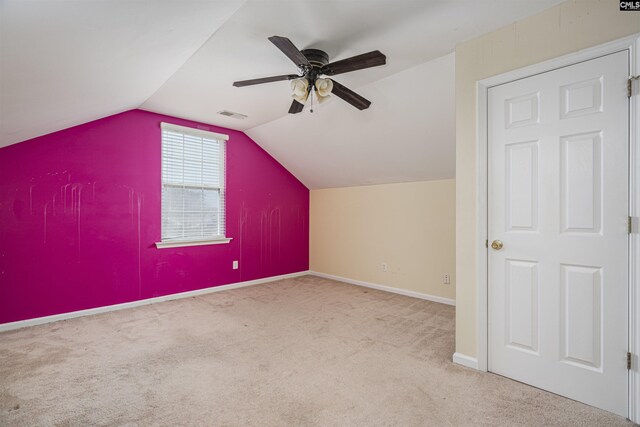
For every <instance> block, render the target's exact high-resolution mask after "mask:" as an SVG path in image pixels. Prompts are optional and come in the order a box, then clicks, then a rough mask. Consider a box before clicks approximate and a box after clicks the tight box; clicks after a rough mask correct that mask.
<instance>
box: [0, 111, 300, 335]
mask: <svg viewBox="0 0 640 427" xmlns="http://www.w3.org/2000/svg"><path fill="white" fill-rule="evenodd" d="M161 122H168V123H174V124H178V125H182V126H190V127H196V128H200V129H205V130H211V131H214V132H219V133H225V134H228V135H229V136H230V139H229V142H228V143H227V144H228V145H227V236H228V237H231V238H233V240H232V241H231V242H230V243H229V244H226V245H224V244H223V245H211V246H193V247H182V248H170V249H157V248H156V247H155V245H154V243H155V242H157V241H159V240H160V224H161V222H160V196H161V190H160V189H161V176H160V173H161V170H160V148H161V142H160V123H161ZM234 260H237V261H238V262H239V268H238V269H237V270H233V269H232V263H233V261H234ZM308 267H309V190H308V189H307V188H306V187H305V186H304V185H303V184H301V183H300V182H299V181H298V180H297V179H296V178H295V177H294V176H293V175H291V174H290V173H289V172H288V171H287V170H286V169H285V168H284V167H282V166H281V165H280V164H279V163H278V162H276V161H275V160H274V159H273V158H272V157H270V156H269V155H268V154H267V153H266V152H265V151H264V150H262V149H261V148H260V147H259V146H258V145H256V144H255V143H254V142H253V141H252V140H251V139H250V138H249V137H247V136H246V135H245V134H244V133H242V132H238V131H233V130H229V129H224V128H219V127H216V126H210V125H204V124H201V123H195V122H190V121H187V120H181V119H177V118H173V117H167V116H162V115H158V114H154V113H150V112H146V111H141V110H132V111H128V112H125V113H122V114H117V115H114V116H111V117H107V118H104V119H100V120H97V121H94V122H91V123H87V124H84V125H80V126H76V127H73V128H70V129H66V130H63V131H60V132H56V133H53V134H49V135H45V136H42V137H39V138H35V139H32V140H29V141H25V142H22V143H19V144H15V145H11V146H9V147H5V148H2V149H0V323H6V322H12V321H17V320H24V319H30V318H35V317H41V316H47V315H52V314H59V313H66V312H71V311H76V310H83V309H88V308H94V307H100V306H106V305H112V304H118V303H123V302H129V301H136V300H140V299H146V298H152V297H156V296H162V295H169V294H174V293H178V292H184V291H190V290H195V289H201V288H207V287H211V286H218V285H223V284H229V283H236V282H241V281H246V280H253V279H259V278H264V277H270V276H276V275H281V274H287V273H293V272H298V271H304V270H307V269H308Z"/></svg>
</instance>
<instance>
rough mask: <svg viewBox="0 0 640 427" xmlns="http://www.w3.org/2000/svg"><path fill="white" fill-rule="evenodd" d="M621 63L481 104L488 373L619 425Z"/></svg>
mask: <svg viewBox="0 0 640 427" xmlns="http://www.w3.org/2000/svg"><path fill="white" fill-rule="evenodd" d="M628 61H629V58H628V52H627V51H624V52H618V53H615V54H611V55H607V56H603V57H600V58H597V59H593V60H590V61H587V62H582V63H580V64H576V65H572V66H568V67H564V68H560V69H557V70H554V71H550V72H547V73H543V74H539V75H536V76H532V77H529V78H526V79H521V80H517V81H514V82H511V83H506V84H503V85H500V86H496V87H493V88H490V89H489V98H488V102H489V105H488V107H489V108H488V110H489V122H488V125H489V126H488V132H489V133H488V141H489V147H488V149H489V157H488V162H489V164H488V167H489V168H488V170H489V176H488V196H489V203H488V208H489V212H488V214H489V215H488V218H489V223H488V229H489V258H488V272H489V277H488V279H489V282H488V283H489V299H488V302H489V319H488V320H489V346H488V347H489V370H490V371H492V372H495V373H498V374H501V375H505V376H508V377H511V378H514V379H516V380H518V381H522V382H525V383H528V384H531V385H534V386H536V387H540V388H543V389H546V390H549V391H552V392H554V393H558V394H561V395H563V396H566V397H569V398H572V399H575V400H578V401H581V402H585V403H587V404H590V405H593V406H596V407H599V408H603V409H606V410H608V411H611V412H615V413H617V414H620V415H623V416H626V415H627V393H628V391H627V375H628V371H627V369H626V363H625V356H626V352H627V330H628V319H627V316H628V314H627V312H628V307H627V290H628V285H627V283H628V281H627V280H628V279H627V271H628V268H627V264H628V247H627V239H628V232H627V217H628V173H629V171H628V164H629V163H628V147H629V145H628V141H629V136H628V129H629V126H628V120H629V117H628V114H629V113H628V108H629V106H628V99H627V95H626V81H627V78H628V70H629V63H628ZM494 241H495V243H494ZM492 243H494V246H495V247H496V248H492V247H491V244H492ZM500 243H502V244H503V247H502V248H501V249H497V248H498V247H499V246H500Z"/></svg>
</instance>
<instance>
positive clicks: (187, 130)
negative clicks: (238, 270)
mask: <svg viewBox="0 0 640 427" xmlns="http://www.w3.org/2000/svg"><path fill="white" fill-rule="evenodd" d="M160 128H161V131H160V144H161V145H160V146H161V161H160V167H161V172H160V186H161V191H164V188H165V187H175V188H187V187H189V188H194V189H207V190H218V192H219V200H221V202H220V203H221V205H222V206H220V212H221V213H222V214H221V215H220V216H219V217H218V226H219V227H220V221H221V220H222V221H223V224H222V232H223V233H222V234H221V235H218V236H213V237H212V238H206V239H197V238H185V239H163V237H162V235H163V231H162V228H163V224H164V209H163V207H162V197H161V202H160V203H161V205H160V206H161V207H160V241H159V242H156V247H157V248H158V249H163V248H173V247H184V246H202V245H217V244H226V243H229V242H230V241H231V240H232V239H231V238H230V237H227V236H226V222H227V221H226V209H227V203H226V181H227V180H226V178H227V177H226V174H227V172H226V171H227V168H226V152H227V147H226V145H227V142H228V141H229V135H225V134H221V133H216V132H210V131H207V130H203V129H197V128H191V127H187V126H180V125H175V124H172V123H165V122H161V123H160ZM164 131H171V132H175V133H181V134H183V135H188V136H192V137H197V138H207V139H215V140H217V141H220V143H221V145H222V155H221V157H222V158H221V159H219V161H220V171H221V176H220V181H219V182H220V185H218V186H209V185H202V186H197V185H196V186H194V185H185V184H184V183H171V182H167V183H165V181H164V163H165V162H164V152H163V151H164V150H163V147H164V145H163V144H164V135H163V133H164Z"/></svg>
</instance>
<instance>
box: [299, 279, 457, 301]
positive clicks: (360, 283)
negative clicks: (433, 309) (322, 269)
mask: <svg viewBox="0 0 640 427" xmlns="http://www.w3.org/2000/svg"><path fill="white" fill-rule="evenodd" d="M309 274H311V275H313V276H318V277H323V278H325V279H331V280H337V281H338V282H345V283H349V284H351V285H357V286H364V287H366V288H372V289H378V290H379V291H386V292H392V293H394V294H400V295H405V296H408V297H413V298H420V299H425V300H428V301H433V302H439V303H441V304H447V305H456V301H455V300H453V299H451V298H444V297H438V296H435V295H429V294H423V293H421V292H415V291H408V290H406V289H400V288H394V287H392V286H385V285H378V284H375V283H369V282H363V281H361V280H355V279H349V278H346V277H340V276H334V275H332V274H325V273H318V272H317V271H309Z"/></svg>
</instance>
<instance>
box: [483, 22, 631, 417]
mask: <svg viewBox="0 0 640 427" xmlns="http://www.w3.org/2000/svg"><path fill="white" fill-rule="evenodd" d="M624 50H626V51H628V52H629V58H630V67H631V75H638V74H640V33H638V34H634V35H632V36H628V37H624V38H621V39H618V40H615V41H612V42H609V43H605V44H602V45H598V46H594V47H591V48H587V49H584V50H580V51H577V52H575V53H571V54H568V55H564V56H561V57H559V58H555V59H551V60H548V61H544V62H541V63H538V64H534V65H530V66H527V67H524V68H519V69H516V70H513V71H508V72H506V73H503V74H500V75H497V76H493V77H489V78H486V79H483V80H479V81H478V82H477V83H476V94H477V96H476V101H477V106H476V111H477V116H476V118H477V121H476V123H477V136H476V141H477V147H476V149H477V157H476V212H477V213H478V215H477V220H476V249H477V250H476V253H477V259H476V283H477V288H476V300H477V306H476V316H477V317H476V325H477V327H476V338H477V340H476V342H477V348H476V355H477V361H478V363H477V366H478V367H477V369H478V370H480V371H485V372H486V371H487V370H488V362H489V348H488V337H489V325H488V321H489V319H488V265H487V263H488V249H487V248H486V247H485V242H486V241H487V240H488V238H489V236H488V213H487V209H488V188H487V184H488V177H487V174H488V157H487V155H488V122H487V120H488V91H489V88H491V87H493V86H498V85H501V84H504V83H509V82H512V81H514V80H519V79H523V78H526V77H531V76H534V75H536V74H541V73H545V72H548V71H552V70H555V69H558V68H562V67H566V66H569V65H574V64H577V63H580V62H584V61H588V60H590V59H595V58H597V57H600V56H604V55H608V54H611V53H615V52H620V51H624ZM637 85H638V83H636V86H637ZM639 92H640V89H637V88H636V89H635V90H634V96H632V97H631V99H630V102H629V107H630V110H629V114H630V116H629V127H630V129H629V145H630V147H629V163H630V165H629V215H630V216H633V217H638V216H640V93H639ZM638 266H640V234H639V233H638V230H635V233H633V234H630V237H629V283H628V286H629V337H628V343H629V351H630V352H631V353H632V354H633V355H634V360H633V362H632V369H631V370H630V371H629V381H628V384H629V391H628V399H629V404H628V410H629V413H628V418H629V419H630V420H631V421H633V422H636V423H640V366H639V365H640V363H639V362H640V361H639V359H640V267H638ZM623 357H624V355H620V358H621V360H622V358H623Z"/></svg>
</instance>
